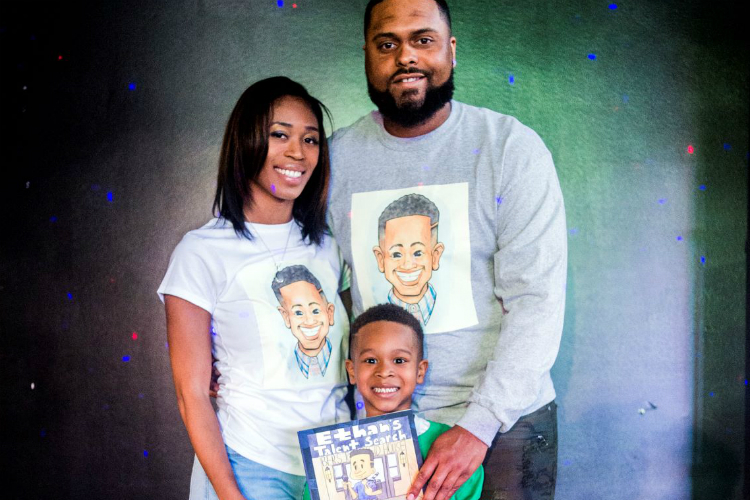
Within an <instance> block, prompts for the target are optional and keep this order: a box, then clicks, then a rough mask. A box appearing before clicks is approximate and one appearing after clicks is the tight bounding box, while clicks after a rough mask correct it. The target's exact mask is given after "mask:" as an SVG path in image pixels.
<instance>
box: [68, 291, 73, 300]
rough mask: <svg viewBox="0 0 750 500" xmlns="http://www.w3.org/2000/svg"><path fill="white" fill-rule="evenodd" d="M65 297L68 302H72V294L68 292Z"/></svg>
mask: <svg viewBox="0 0 750 500" xmlns="http://www.w3.org/2000/svg"><path fill="white" fill-rule="evenodd" d="M67 297H68V300H73V294H72V293H70V292H68V295H67Z"/></svg>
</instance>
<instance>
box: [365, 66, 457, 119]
mask: <svg viewBox="0 0 750 500" xmlns="http://www.w3.org/2000/svg"><path fill="white" fill-rule="evenodd" d="M401 73H406V71H402V72H401ZM410 73H421V74H423V75H425V72H422V71H413V70H412V71H411V72H410ZM396 74H399V73H396ZM394 76H395V75H394ZM425 76H426V77H427V75H425ZM428 83H429V82H428ZM453 89H454V87H453V70H452V69H451V74H450V77H448V80H446V81H445V83H444V84H442V85H440V86H439V87H433V86H431V85H428V87H427V90H426V91H425V96H424V101H423V102H422V103H421V104H420V103H417V102H414V101H406V102H405V103H404V104H402V105H401V106H399V105H398V104H396V99H394V97H393V95H392V94H391V93H390V92H388V90H387V89H386V90H385V91H383V92H380V91H379V90H377V89H376V88H375V87H373V86H372V84H371V83H370V81H369V80H368V81H367V91H368V93H369V94H370V100H371V101H372V102H373V104H375V106H377V107H378V110H379V111H380V113H381V114H382V115H383V116H384V117H385V118H387V119H388V120H390V121H392V122H394V123H395V124H397V125H400V126H402V127H407V128H408V127H414V126H416V125H420V124H422V123H424V122H426V121H427V120H429V119H430V118H432V117H433V115H434V114H435V113H437V112H438V111H439V110H440V109H441V108H442V107H443V106H444V105H445V103H447V102H450V100H451V99H452V98H453Z"/></svg>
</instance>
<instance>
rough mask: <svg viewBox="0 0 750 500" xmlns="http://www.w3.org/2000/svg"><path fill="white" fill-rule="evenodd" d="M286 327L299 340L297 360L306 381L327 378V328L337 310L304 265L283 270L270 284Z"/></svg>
mask: <svg viewBox="0 0 750 500" xmlns="http://www.w3.org/2000/svg"><path fill="white" fill-rule="evenodd" d="M271 289H272V290H273V293H274V295H276V299H278V301H279V307H278V309H279V312H280V313H281V317H282V318H283V319H284V324H285V325H286V327H287V328H289V329H290V330H291V331H292V335H294V337H295V338H296V339H297V344H296V345H295V346H294V357H295V360H296V361H297V367H298V368H299V370H300V371H301V372H302V375H304V376H305V378H310V377H325V374H326V370H327V369H328V362H329V361H330V359H331V341H330V340H328V329H329V327H330V326H333V312H334V308H335V307H336V306H335V305H334V304H332V303H330V302H328V301H327V300H326V296H325V293H323V289H322V287H321V286H320V282H319V281H318V279H317V278H316V277H315V276H314V275H313V274H312V273H311V272H310V271H309V270H308V269H307V267H305V266H301V265H297V266H289V267H285V268H284V269H281V270H280V271H279V272H277V273H276V275H275V276H274V279H273V282H272V283H271Z"/></svg>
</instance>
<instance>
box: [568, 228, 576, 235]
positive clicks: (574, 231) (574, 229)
mask: <svg viewBox="0 0 750 500" xmlns="http://www.w3.org/2000/svg"><path fill="white" fill-rule="evenodd" d="M570 234H572V235H576V234H578V228H577V227H573V228H571V229H570Z"/></svg>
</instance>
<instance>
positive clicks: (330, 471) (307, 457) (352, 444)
mask: <svg viewBox="0 0 750 500" xmlns="http://www.w3.org/2000/svg"><path fill="white" fill-rule="evenodd" d="M297 434H298V436H299V444H300V448H301V449H302V460H303V462H304V464H305V475H306V476H307V485H308V486H309V488H310V498H311V499H312V500H389V499H398V500H401V499H405V498H406V493H407V492H408V491H409V487H410V486H411V484H412V482H413V481H414V477H415V476H416V475H417V472H418V471H419V468H420V467H421V466H422V453H421V452H420V450H419V443H418V441H417V430H416V427H415V424H414V413H413V412H412V411H411V410H407V411H401V412H396V413H389V414H387V415H381V416H378V417H372V418H364V419H361V420H352V421H351V422H346V423H342V424H335V425H328V426H325V427H318V428H316V429H308V430H305V431H300V432H298V433H297ZM419 498H422V494H420V495H419Z"/></svg>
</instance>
